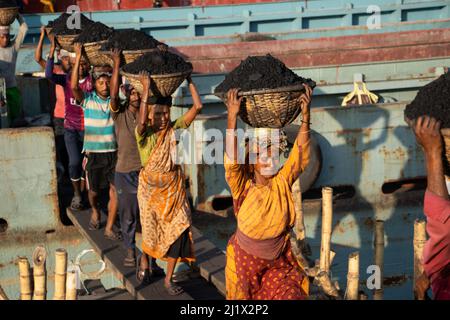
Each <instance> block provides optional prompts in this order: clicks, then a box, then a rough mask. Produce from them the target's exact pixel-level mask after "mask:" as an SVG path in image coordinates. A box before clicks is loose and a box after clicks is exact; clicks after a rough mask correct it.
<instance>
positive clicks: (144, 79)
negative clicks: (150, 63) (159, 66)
mask: <svg viewBox="0 0 450 320" xmlns="http://www.w3.org/2000/svg"><path fill="white" fill-rule="evenodd" d="M139 81H140V82H141V83H142V86H143V87H144V88H147V89H148V88H150V83H151V81H152V78H150V73H148V71H146V70H142V71H141V72H139Z"/></svg>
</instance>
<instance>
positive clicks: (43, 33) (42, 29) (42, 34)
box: [40, 26, 45, 37]
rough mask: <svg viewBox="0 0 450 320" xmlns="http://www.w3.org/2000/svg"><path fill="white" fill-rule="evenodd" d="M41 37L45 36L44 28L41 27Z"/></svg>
mask: <svg viewBox="0 0 450 320" xmlns="http://www.w3.org/2000/svg"><path fill="white" fill-rule="evenodd" d="M40 31H41V37H43V36H45V26H41V29H40Z"/></svg>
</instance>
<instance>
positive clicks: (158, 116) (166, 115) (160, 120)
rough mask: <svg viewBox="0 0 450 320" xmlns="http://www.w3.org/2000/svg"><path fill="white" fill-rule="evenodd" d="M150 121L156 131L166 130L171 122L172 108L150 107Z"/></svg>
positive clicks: (163, 106) (162, 106)
mask: <svg viewBox="0 0 450 320" xmlns="http://www.w3.org/2000/svg"><path fill="white" fill-rule="evenodd" d="M149 108H150V112H149V114H148V119H149V121H150V124H151V126H152V128H153V129H154V130H155V131H159V130H164V129H165V128H167V126H168V125H169V122H170V107H169V106H168V105H164V104H153V105H149Z"/></svg>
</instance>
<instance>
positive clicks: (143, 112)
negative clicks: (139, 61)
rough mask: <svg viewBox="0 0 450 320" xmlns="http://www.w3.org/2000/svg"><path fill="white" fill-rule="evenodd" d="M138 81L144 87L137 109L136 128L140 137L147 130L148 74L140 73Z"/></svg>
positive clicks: (149, 80) (149, 79)
mask: <svg viewBox="0 0 450 320" xmlns="http://www.w3.org/2000/svg"><path fill="white" fill-rule="evenodd" d="M139 76H140V81H141V83H142V86H143V87H144V89H143V92H142V95H141V105H140V107H139V120H138V124H137V127H136V131H137V133H138V134H139V135H140V136H142V135H143V134H144V132H145V131H146V130H147V123H148V105H147V100H148V91H149V89H150V82H151V78H150V74H149V73H148V72H146V71H141V72H140V73H139Z"/></svg>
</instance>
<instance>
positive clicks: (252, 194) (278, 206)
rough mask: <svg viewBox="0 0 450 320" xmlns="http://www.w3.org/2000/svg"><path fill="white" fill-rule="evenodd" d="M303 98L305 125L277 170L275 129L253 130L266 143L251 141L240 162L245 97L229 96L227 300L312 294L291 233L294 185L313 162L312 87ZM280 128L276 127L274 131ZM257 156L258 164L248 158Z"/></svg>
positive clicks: (272, 298)
mask: <svg viewBox="0 0 450 320" xmlns="http://www.w3.org/2000/svg"><path fill="white" fill-rule="evenodd" d="M305 89H306V90H305V94H303V95H301V96H300V98H299V99H300V100H301V105H302V124H301V126H300V130H299V133H298V135H297V138H296V140H295V143H294V146H293V148H292V150H291V153H290V155H289V158H288V159H287V161H286V163H285V164H284V166H283V167H282V168H281V169H280V170H278V167H277V165H278V163H277V157H275V154H272V153H273V151H272V150H276V151H278V150H279V148H280V147H281V145H280V141H279V139H278V141H276V140H277V139H273V140H271V138H270V137H271V134H272V130H271V129H265V128H261V129H254V132H255V136H256V137H257V138H258V140H260V141H261V140H263V141H262V142H264V141H265V142H266V144H263V143H254V142H252V141H250V142H249V143H247V151H246V153H247V156H246V160H245V163H244V164H239V161H238V159H237V138H236V134H235V130H236V122H237V115H238V112H239V108H240V104H241V99H242V98H238V95H237V94H238V89H231V90H230V91H229V92H228V99H227V109H228V125H227V136H226V152H225V157H224V158H225V162H224V165H225V178H226V180H227V183H228V185H229V187H230V190H231V194H232V196H233V203H234V213H235V216H236V219H237V230H236V232H235V234H233V236H232V237H231V238H230V240H229V242H228V245H227V253H226V254H227V263H226V269H225V279H226V297H227V299H231V300H241V299H252V300H259V299H261V300H278V299H281V300H291V299H292V300H294V299H305V298H306V297H307V296H308V294H309V280H308V278H307V276H306V274H305V272H304V270H303V268H302V266H301V265H299V264H298V262H297V260H296V259H295V258H294V256H293V254H292V250H291V246H290V241H288V240H289V231H290V229H291V228H292V226H293V225H294V221H295V208H294V200H293V197H292V190H291V188H292V185H293V183H294V182H295V181H296V179H297V178H298V176H299V175H300V173H301V172H302V171H303V170H304V169H305V167H306V166H307V165H308V162H309V154H310V139H309V137H310V136H309V132H310V129H309V119H310V114H309V106H310V101H311V94H312V89H311V88H310V87H308V86H306V85H305ZM276 130H277V129H276ZM250 153H253V154H254V155H255V156H256V161H254V162H255V163H254V164H251V163H250V162H249V154H250Z"/></svg>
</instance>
